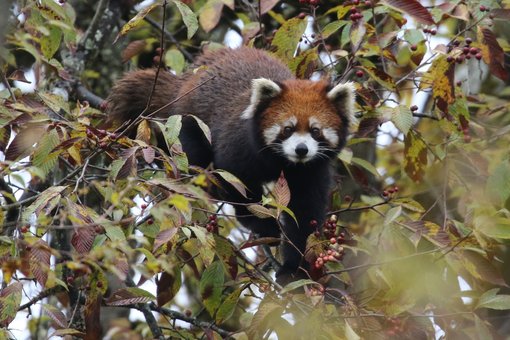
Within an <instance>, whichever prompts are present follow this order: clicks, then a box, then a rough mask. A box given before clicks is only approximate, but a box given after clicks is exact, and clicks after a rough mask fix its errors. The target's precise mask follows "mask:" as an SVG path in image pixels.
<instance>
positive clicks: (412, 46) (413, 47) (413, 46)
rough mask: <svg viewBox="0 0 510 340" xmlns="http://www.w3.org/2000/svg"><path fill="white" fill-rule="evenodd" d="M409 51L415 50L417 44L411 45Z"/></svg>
mask: <svg viewBox="0 0 510 340" xmlns="http://www.w3.org/2000/svg"><path fill="white" fill-rule="evenodd" d="M410 48H411V51H416V50H417V49H418V46H417V45H416V44H412V45H411V47H410Z"/></svg>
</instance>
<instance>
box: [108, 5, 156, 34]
mask: <svg viewBox="0 0 510 340" xmlns="http://www.w3.org/2000/svg"><path fill="white" fill-rule="evenodd" d="M159 6H161V5H160V4H159V3H157V2H156V3H153V4H152V5H149V6H147V7H144V8H142V9H141V10H140V11H139V12H138V13H137V14H136V15H135V16H134V17H133V18H131V20H129V21H128V22H127V23H126V24H125V25H124V26H122V28H121V30H120V32H119V34H117V37H116V38H115V40H114V41H113V43H115V42H117V40H118V39H119V38H120V37H122V36H124V35H126V33H128V32H129V31H131V30H132V29H134V28H136V27H138V25H140V23H141V22H143V19H144V18H145V17H146V16H147V14H149V13H150V12H151V11H152V10H153V9H154V8H156V7H159Z"/></svg>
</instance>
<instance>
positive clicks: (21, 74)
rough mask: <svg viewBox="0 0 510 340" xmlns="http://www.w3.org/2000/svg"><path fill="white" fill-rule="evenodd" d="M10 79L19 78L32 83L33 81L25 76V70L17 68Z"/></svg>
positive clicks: (18, 79)
mask: <svg viewBox="0 0 510 340" xmlns="http://www.w3.org/2000/svg"><path fill="white" fill-rule="evenodd" d="M9 80H17V81H20V82H22V83H27V84H31V82H30V81H29V80H27V78H25V72H23V71H21V70H16V71H14V72H12V73H11V75H10V76H9Z"/></svg>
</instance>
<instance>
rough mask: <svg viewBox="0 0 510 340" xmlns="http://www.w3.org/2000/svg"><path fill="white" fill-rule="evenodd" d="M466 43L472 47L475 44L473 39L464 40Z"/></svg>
mask: <svg viewBox="0 0 510 340" xmlns="http://www.w3.org/2000/svg"><path fill="white" fill-rule="evenodd" d="M464 42H465V43H466V45H471V43H472V42H473V39H471V38H466V40H464Z"/></svg>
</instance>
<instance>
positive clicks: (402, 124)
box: [391, 105, 413, 135]
mask: <svg viewBox="0 0 510 340" xmlns="http://www.w3.org/2000/svg"><path fill="white" fill-rule="evenodd" d="M391 121H392V122H393V124H395V126H396V127H397V128H398V129H399V130H400V131H401V132H402V133H403V134H404V135H407V134H408V133H409V130H410V129H411V127H412V126H413V113H412V112H411V109H409V108H408V107H406V106H402V105H400V106H398V107H396V108H395V111H394V112H393V115H392V116H391Z"/></svg>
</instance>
